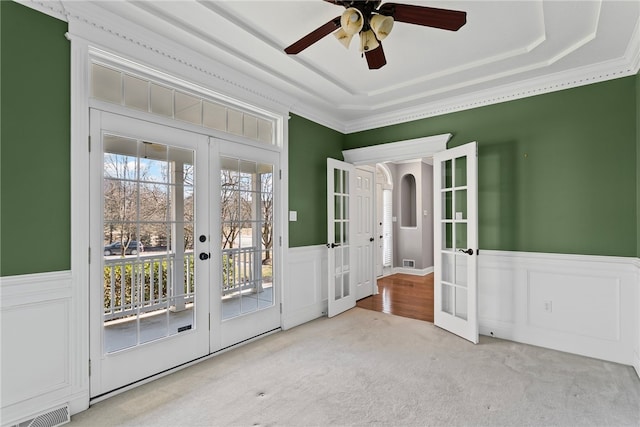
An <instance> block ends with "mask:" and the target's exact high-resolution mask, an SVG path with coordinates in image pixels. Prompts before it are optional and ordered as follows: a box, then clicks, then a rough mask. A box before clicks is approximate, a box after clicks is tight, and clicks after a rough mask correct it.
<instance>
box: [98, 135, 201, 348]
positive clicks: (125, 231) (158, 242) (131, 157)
mask: <svg viewBox="0 0 640 427" xmlns="http://www.w3.org/2000/svg"><path fill="white" fill-rule="evenodd" d="M103 150H104V152H103V177H104V178H103V215H102V216H103V224H104V227H103V230H104V235H103V238H104V250H103V254H104V258H103V270H104V275H103V277H104V284H103V301H104V305H103V335H104V346H103V351H104V352H105V353H110V352H114V351H118V350H122V349H125V348H130V347H134V346H137V345H140V344H143V343H146V342H150V341H155V340H157V339H161V338H165V337H168V336H170V335H172V334H173V333H177V332H171V331H172V328H171V327H170V324H171V323H172V322H173V323H175V321H176V319H177V318H180V322H181V323H183V324H184V325H183V326H182V327H181V329H180V331H179V332H182V331H184V330H189V329H193V328H195V322H194V318H195V316H194V313H193V310H194V304H193V303H194V299H195V281H194V264H193V251H192V250H191V251H190V252H189V251H185V246H180V245H178V246H179V247H175V246H176V245H174V244H173V243H172V242H174V241H178V242H188V241H191V242H193V228H194V227H193V186H194V184H195V183H194V180H193V176H192V175H189V173H186V172H185V171H189V170H190V171H193V164H194V163H193V162H194V153H193V151H191V150H184V149H175V148H173V147H169V146H167V145H163V144H157V143H151V142H147V141H139V140H135V139H131V138H126V137H120V136H117V135H110V134H105V135H103ZM186 181H188V182H186ZM187 188H188V189H187ZM191 247H192V246H191ZM177 262H179V265H181V267H182V268H175V265H176V263H177Z"/></svg>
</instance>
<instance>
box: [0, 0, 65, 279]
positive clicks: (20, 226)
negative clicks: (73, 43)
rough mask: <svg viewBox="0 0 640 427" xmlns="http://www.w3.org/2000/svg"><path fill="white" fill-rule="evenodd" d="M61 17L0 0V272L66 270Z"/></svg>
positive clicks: (12, 273)
mask: <svg viewBox="0 0 640 427" xmlns="http://www.w3.org/2000/svg"><path fill="white" fill-rule="evenodd" d="M66 31H67V24H66V23H65V22H62V21H59V20H56V19H54V18H51V17H49V16H47V15H45V14H42V13H39V12H36V11H34V10H32V9H29V8H27V7H25V6H22V5H20V4H17V3H14V2H10V1H0V61H1V67H2V73H1V76H0V89H1V91H2V97H1V98H2V100H1V104H0V124H1V125H0V127H1V131H0V275H1V276H11V275H17V274H26V273H39V272H47V271H60V270H68V269H69V268H70V247H71V245H70V240H71V228H70V206H69V204H70V187H69V186H70V160H69V156H70V145H69V144H70V96H71V95H70V84H69V80H70V79H69V76H70V46H69V42H68V40H67V39H66V38H65V37H64V33H65V32H66Z"/></svg>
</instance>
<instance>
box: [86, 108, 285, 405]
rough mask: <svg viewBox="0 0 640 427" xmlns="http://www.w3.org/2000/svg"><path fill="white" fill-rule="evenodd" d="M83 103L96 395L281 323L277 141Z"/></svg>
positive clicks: (92, 344)
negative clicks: (258, 141) (222, 135)
mask: <svg viewBox="0 0 640 427" xmlns="http://www.w3.org/2000/svg"><path fill="white" fill-rule="evenodd" d="M90 114H91V122H90V126H91V145H92V147H91V151H90V156H89V157H90V170H91V172H90V214H91V222H92V224H91V225H90V227H91V230H90V233H89V234H90V236H89V239H90V247H91V265H90V304H91V306H90V358H91V378H90V389H91V391H90V394H91V396H92V397H97V396H100V395H102V394H105V393H108V392H111V391H113V390H116V389H118V388H121V387H123V386H126V385H128V384H132V383H135V382H136V381H139V380H141V379H144V378H147V377H150V376H153V375H155V374H158V373H160V372H162V371H164V370H167V369H171V368H173V367H176V366H178V365H181V364H183V363H186V362H189V361H192V360H195V359H197V358H199V357H202V356H205V355H207V354H210V353H213V352H216V351H219V350H221V349H224V348H226V347H229V346H232V345H235V344H238V343H240V342H242V341H244V340H247V339H251V338H253V337H256V336H259V335H261V334H264V333H266V332H270V331H273V330H276V329H279V328H280V324H281V321H280V301H281V296H280V294H281V292H280V286H279V283H280V281H279V275H280V271H279V265H280V264H279V263H280V254H281V248H280V245H279V238H278V237H277V236H280V233H281V232H280V230H279V227H278V218H279V217H280V212H279V211H278V208H277V207H278V205H279V194H280V193H279V191H280V180H279V153H278V152H276V151H273V150H268V149H261V148H258V147H255V146H252V145H243V144H240V143H232V142H228V141H223V140H218V139H213V138H209V137H208V136H206V135H201V134H197V133H193V132H188V131H184V130H180V129H176V128H174V127H170V126H165V125H160V124H157V123H151V122H148V121H144V120H138V119H134V118H130V117H126V116H121V115H118V114H112V113H108V112H102V111H98V110H91V113H90Z"/></svg>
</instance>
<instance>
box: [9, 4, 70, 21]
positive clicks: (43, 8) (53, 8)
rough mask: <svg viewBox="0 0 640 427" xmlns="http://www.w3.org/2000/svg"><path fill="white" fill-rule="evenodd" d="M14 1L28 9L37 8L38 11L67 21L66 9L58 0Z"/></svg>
mask: <svg viewBox="0 0 640 427" xmlns="http://www.w3.org/2000/svg"><path fill="white" fill-rule="evenodd" d="M14 1H15V2H16V3H20V4H21V5H23V6H26V7H28V8H30V9H34V10H37V11H38V12H41V13H44V14H45V15H49V16H51V17H53V18H56V19H59V20H61V21H65V22H67V11H66V10H65V8H64V6H63V5H62V3H61V2H60V0H47V1H35V0H14Z"/></svg>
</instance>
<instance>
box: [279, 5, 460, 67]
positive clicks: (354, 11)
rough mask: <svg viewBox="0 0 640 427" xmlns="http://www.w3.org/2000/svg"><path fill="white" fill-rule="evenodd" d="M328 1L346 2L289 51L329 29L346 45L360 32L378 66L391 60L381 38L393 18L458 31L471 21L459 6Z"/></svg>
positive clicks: (297, 49)
mask: <svg viewBox="0 0 640 427" xmlns="http://www.w3.org/2000/svg"><path fill="white" fill-rule="evenodd" d="M324 1H326V2H328V3H333V4H335V5H339V6H344V8H345V9H346V10H345V11H344V12H343V13H342V15H341V16H337V17H335V18H333V19H332V20H331V21H329V22H327V23H326V24H324V25H322V26H320V27H318V28H316V29H315V30H313V31H311V32H310V33H309V34H307V35H306V36H304V37H302V38H301V39H300V40H298V41H297V42H295V43H293V44H292V45H291V46H289V47H287V48H285V50H284V51H285V52H286V53H288V54H290V55H295V54H297V53H300V52H302V51H303V50H304V49H306V48H308V47H309V46H311V45H312V44H314V43H315V42H317V41H319V40H320V39H322V38H323V37H325V36H327V35H328V34H329V33H334V35H335V36H336V38H337V39H338V40H339V41H340V42H341V43H342V44H343V45H344V46H345V47H346V48H348V47H349V44H350V43H351V39H352V38H353V36H354V35H355V34H360V52H363V53H364V55H365V57H366V58H367V64H368V65H369V69H372V70H373V69H378V68H381V67H382V66H384V65H385V64H386V63H387V60H386V58H385V56H384V51H383V50H382V43H381V41H382V40H384V38H385V37H387V36H388V35H389V33H390V32H391V29H392V28H393V22H394V20H395V21H398V22H406V23H409V24H415V25H422V26H426V27H433V28H440V29H443V30H450V31H457V30H459V29H460V27H462V26H463V25H464V24H465V23H466V22H467V13H466V12H462V11H458V10H449V9H437V8H433V7H426V6H415V5H410V4H400V3H385V4H383V5H382V6H380V3H381V1H379V0H377V1H373V0H365V1H353V0H324Z"/></svg>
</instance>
